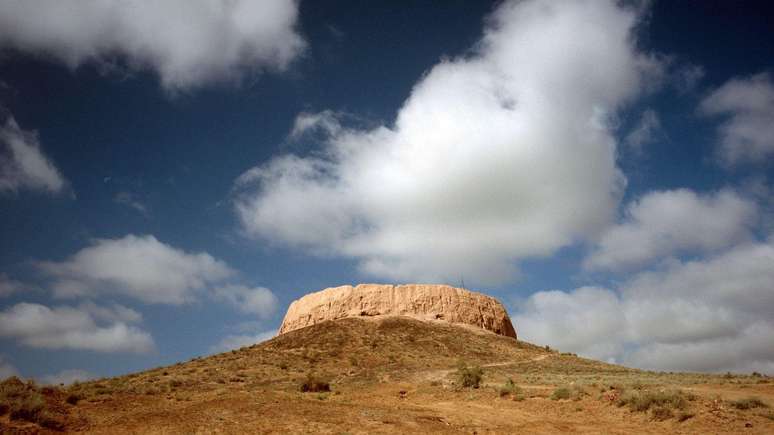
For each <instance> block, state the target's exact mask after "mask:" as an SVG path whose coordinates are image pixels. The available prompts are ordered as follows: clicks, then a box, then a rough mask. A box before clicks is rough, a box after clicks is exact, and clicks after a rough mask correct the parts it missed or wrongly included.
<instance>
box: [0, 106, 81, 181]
mask: <svg viewBox="0 0 774 435" xmlns="http://www.w3.org/2000/svg"><path fill="white" fill-rule="evenodd" d="M66 186H67V182H66V181H65V179H64V177H62V175H61V174H60V173H59V170H58V169H57V168H56V167H55V166H54V164H53V163H52V162H51V161H50V160H49V159H48V158H47V157H46V156H45V155H44V154H43V152H42V151H41V149H40V142H39V141H38V135H37V133H36V132H34V131H25V130H22V129H21V128H20V127H19V125H18V124H17V123H16V120H15V119H14V118H13V117H12V116H9V117H8V118H7V119H6V120H5V124H3V125H2V126H0V193H2V192H13V193H16V192H17V191H19V190H20V189H29V190H38V191H44V192H48V193H62V192H63V191H65V189H66Z"/></svg>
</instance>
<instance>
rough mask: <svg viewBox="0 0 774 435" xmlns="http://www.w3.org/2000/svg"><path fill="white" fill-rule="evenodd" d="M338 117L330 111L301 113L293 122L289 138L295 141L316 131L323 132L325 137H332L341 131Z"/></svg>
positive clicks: (338, 115)
mask: <svg viewBox="0 0 774 435" xmlns="http://www.w3.org/2000/svg"><path fill="white" fill-rule="evenodd" d="M340 116H341V115H340V114H338V113H336V112H334V111H332V110H323V111H322V112H317V113H312V112H301V113H299V114H298V116H296V120H295V121H294V122H293V129H292V130H291V131H290V136H289V137H290V139H291V140H296V139H298V138H300V137H301V136H303V135H306V134H309V133H312V132H316V131H319V132H323V133H324V134H325V135H327V136H334V135H336V134H337V133H339V132H340V131H341V122H340V121H339V118H340Z"/></svg>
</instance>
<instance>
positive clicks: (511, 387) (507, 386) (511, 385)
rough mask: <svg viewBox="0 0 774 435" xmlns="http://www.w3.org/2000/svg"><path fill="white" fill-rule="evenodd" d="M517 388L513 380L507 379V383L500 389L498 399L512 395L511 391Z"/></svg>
mask: <svg viewBox="0 0 774 435" xmlns="http://www.w3.org/2000/svg"><path fill="white" fill-rule="evenodd" d="M516 388H519V387H517V386H516V384H514V383H513V379H511V378H508V380H507V381H505V383H504V384H503V386H502V387H500V397H505V396H508V395H510V394H512V393H513V391H514V390H515V389H516Z"/></svg>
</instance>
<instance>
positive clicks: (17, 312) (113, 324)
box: [0, 302, 154, 353]
mask: <svg viewBox="0 0 774 435" xmlns="http://www.w3.org/2000/svg"><path fill="white" fill-rule="evenodd" d="M108 310H109V309H108ZM103 314H104V313H103ZM120 316H121V314H117V312H116V311H115V310H114V311H113V312H112V314H110V315H108V316H107V317H108V320H106V319H105V317H104V316H101V315H100V314H99V313H95V312H94V309H93V307H83V306H82V307H69V306H58V307H54V308H50V307H47V306H45V305H41V304H36V303H27V302H22V303H19V304H16V305H14V306H12V307H9V308H7V309H5V310H4V311H0V337H6V338H13V339H16V340H18V341H19V342H20V343H21V344H23V345H25V346H29V347H34V348H38V349H73V350H91V351H96V352H132V353H144V352H149V351H151V350H152V349H153V348H154V342H153V338H152V337H151V335H150V334H149V333H147V332H145V331H143V330H142V329H140V328H138V327H136V326H133V325H129V324H127V323H126V322H123V321H120V320H116V317H120Z"/></svg>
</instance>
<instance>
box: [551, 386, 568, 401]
mask: <svg viewBox="0 0 774 435" xmlns="http://www.w3.org/2000/svg"><path fill="white" fill-rule="evenodd" d="M571 396H572V391H570V389H569V388H568V387H559V388H557V389H555V390H554V392H553V393H551V400H566V399H569V398H570V397H571Z"/></svg>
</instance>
